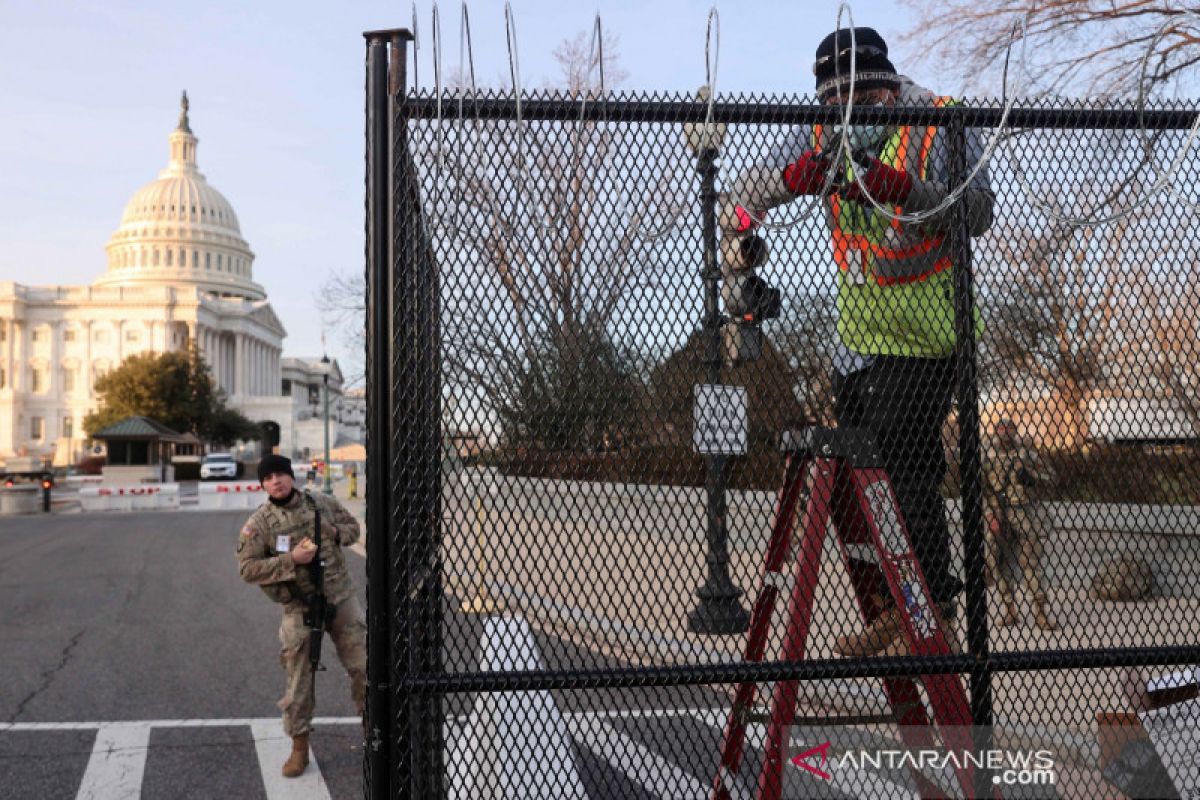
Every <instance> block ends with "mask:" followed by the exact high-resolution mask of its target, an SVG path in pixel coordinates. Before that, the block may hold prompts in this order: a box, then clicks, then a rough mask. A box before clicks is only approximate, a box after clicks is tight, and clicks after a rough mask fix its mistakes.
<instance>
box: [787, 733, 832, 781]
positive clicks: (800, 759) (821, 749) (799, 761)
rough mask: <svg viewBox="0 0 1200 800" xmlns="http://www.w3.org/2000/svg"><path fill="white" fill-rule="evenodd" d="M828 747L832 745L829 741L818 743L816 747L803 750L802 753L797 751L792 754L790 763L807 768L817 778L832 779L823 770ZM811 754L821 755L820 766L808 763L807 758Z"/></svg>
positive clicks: (827, 759) (811, 755) (827, 760)
mask: <svg viewBox="0 0 1200 800" xmlns="http://www.w3.org/2000/svg"><path fill="white" fill-rule="evenodd" d="M830 747H832V744H831V743H830V742H825V743H824V744H819V745H817V746H816V747H813V748H810V749H808V750H805V751H804V752H803V753H799V754H798V755H795V756H793V757H792V763H793V764H795V765H796V766H797V767H799V768H800V769H803V770H808V771H809V772H811V773H812V774H813V775H816V776H817V777H818V778H823V779H824V780H827V781H828V780H832V779H833V776H832V775H830V774H829V773H828V772H826V771H825V770H824V766H825V765H826V764H827V763H828V762H829V748H830ZM813 756H820V757H821V765H820V767H814V766H813V765H812V764H810V763H809V761H808V759H809V758H812V757H813Z"/></svg>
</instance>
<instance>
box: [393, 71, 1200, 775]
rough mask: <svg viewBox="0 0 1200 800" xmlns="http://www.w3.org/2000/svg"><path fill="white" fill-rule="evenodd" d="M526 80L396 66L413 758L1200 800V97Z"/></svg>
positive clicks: (397, 583)
mask: <svg viewBox="0 0 1200 800" xmlns="http://www.w3.org/2000/svg"><path fill="white" fill-rule="evenodd" d="M520 101H521V102H520V103H518V102H516V98H513V97H511V96H507V95H492V94H488V93H485V92H480V93H478V94H477V95H475V96H469V95H467V96H463V95H457V96H449V95H448V96H445V97H441V98H439V97H436V96H433V95H423V94H418V95H412V96H408V97H397V98H396V100H395V118H394V126H393V133H394V137H393V142H392V145H393V167H394V176H395V185H394V192H393V202H394V208H395V210H394V217H393V224H394V228H393V245H394V254H395V259H396V261H395V267H394V269H395V275H394V279H393V296H392V297H391V298H390V305H389V308H390V311H391V313H392V314H393V323H392V330H391V334H392V335H391V345H392V348H393V354H394V356H393V359H392V365H391V375H390V377H389V376H387V375H380V374H373V375H372V382H373V384H372V385H373V386H374V387H375V389H376V391H385V390H386V391H390V393H391V394H390V397H391V401H392V408H393V409H394V412H393V417H392V420H391V425H392V434H391V439H390V441H391V444H392V449H391V452H390V458H389V466H388V469H389V470H390V473H389V481H388V485H389V487H391V497H390V506H389V508H390V511H389V515H390V516H389V520H390V527H391V536H392V539H391V543H390V547H391V551H390V552H391V553H392V558H393V561H392V563H391V569H390V572H389V573H388V583H389V586H392V587H394V588H393V590H392V596H393V598H394V603H395V604H394V606H393V607H392V608H391V614H392V619H391V631H392V648H393V649H392V658H393V664H394V672H393V675H394V678H395V696H394V697H395V700H394V702H395V705H394V706H393V708H392V719H393V720H394V723H395V725H396V729H395V730H394V731H393V742H394V743H395V744H394V748H395V749H394V750H393V755H394V757H395V758H396V760H397V762H396V763H397V767H396V770H397V772H396V775H397V777H396V780H398V781H400V783H401V785H403V786H406V787H410V788H411V787H412V786H418V785H419V786H422V787H424V788H423V789H422V790H421V791H415V790H414V791H415V793H414V794H413V795H412V796H437V794H444V795H445V796H448V797H463V798H466V797H472V798H475V797H521V798H535V797H580V798H583V797H587V798H609V797H611V798H632V797H709V796H713V797H826V796H828V797H846V796H858V797H910V796H914V794H919V795H920V796H937V795H938V793H939V792H942V793H945V794H946V795H949V796H983V795H984V794H987V796H1002V797H1014V796H1017V797H1033V796H1047V797H1054V796H1061V797H1111V796H1121V795H1120V794H1118V792H1124V793H1126V794H1127V795H1129V796H1164V795H1163V794H1160V793H1169V792H1170V791H1174V792H1175V795H1174V796H1181V797H1188V796H1193V793H1197V794H1196V796H1200V767H1197V766H1196V764H1195V763H1194V758H1193V757H1192V756H1191V755H1190V753H1191V751H1193V750H1194V748H1189V747H1187V746H1186V744H1187V743H1188V742H1190V741H1191V739H1192V738H1194V737H1195V734H1194V730H1195V728H1196V724H1197V722H1198V721H1200V710H1198V709H1200V706H1198V705H1197V701H1196V700H1195V699H1194V698H1195V696H1196V693H1197V684H1198V682H1200V675H1198V674H1197V673H1196V672H1194V671H1193V670H1192V669H1191V668H1190V667H1188V662H1189V661H1190V662H1195V661H1197V660H1198V659H1197V655H1198V654H1200V653H1198V652H1197V650H1196V645H1197V631H1198V628H1197V625H1198V623H1197V611H1198V610H1200V597H1198V595H1197V589H1196V586H1197V585H1200V581H1198V580H1197V577H1198V576H1197V569H1198V567H1197V564H1200V558H1198V556H1200V538H1197V528H1198V526H1197V522H1198V521H1200V519H1198V518H1200V512H1198V511H1197V494H1200V481H1198V480H1197V478H1198V476H1200V470H1198V467H1200V460H1198V456H1197V451H1196V449H1195V445H1196V441H1197V435H1198V433H1197V432H1198V431H1200V403H1198V401H1197V399H1196V383H1195V381H1196V378H1197V377H1198V376H1196V375H1195V371H1196V369H1197V366H1196V365H1197V364H1200V359H1198V355H1200V353H1197V348H1198V347H1200V345H1198V344H1197V343H1198V341H1200V336H1198V335H1197V334H1198V331H1197V330H1196V326H1197V309H1198V307H1200V304H1198V303H1197V299H1198V298H1197V295H1196V282H1195V276H1194V266H1193V265H1194V263H1195V260H1196V258H1197V250H1196V241H1197V236H1196V233H1197V231H1196V226H1197V220H1198V215H1197V213H1196V210H1195V208H1194V204H1195V203H1196V202H1198V201H1200V198H1198V197H1197V187H1196V183H1197V180H1196V179H1197V177H1198V174H1197V167H1196V163H1197V162H1196V161H1195V159H1194V158H1192V157H1191V155H1190V154H1189V153H1187V149H1188V146H1189V145H1190V144H1191V136H1190V130H1189V129H1190V126H1191V124H1192V120H1193V118H1194V111H1195V109H1194V108H1193V107H1192V106H1190V105H1179V104H1174V105H1169V106H1168V105H1164V106H1159V107H1151V108H1149V109H1143V110H1139V109H1138V108H1136V107H1135V106H1134V105H1132V104H1130V105H1127V106H1122V105H1120V104H1114V103H1106V104H1104V105H1097V104H1093V103H1078V104H1072V103H1065V102H1063V103H1057V104H1055V103H1050V102H1045V103H1042V104H1041V105H1030V104H1029V103H1025V102H1022V103H1021V104H1020V105H1019V108H1017V109H1016V110H1014V112H1013V113H1012V114H1011V115H1010V117H1009V120H1008V124H1007V125H1006V126H1005V127H1004V128H999V127H997V123H998V121H999V119H1000V117H1001V113H1002V108H1001V106H1000V104H999V103H997V102H994V101H983V100H965V101H952V102H949V103H942V102H941V101H938V102H936V103H935V101H934V99H933V98H932V97H921V98H917V99H913V100H912V105H906V104H904V103H901V104H900V105H897V106H894V107H892V106H884V107H872V108H856V109H855V111H854V119H853V126H852V127H851V128H850V129H849V130H848V131H847V132H846V134H845V135H844V136H843V135H842V132H841V130H840V127H838V125H839V119H838V116H839V115H840V113H841V111H840V109H839V108H836V107H833V108H830V107H825V108H822V107H821V106H819V105H817V104H816V103H815V101H814V100H813V99H811V98H806V97H753V96H746V97H722V98H721V99H720V102H719V103H718V104H717V105H716V107H715V110H714V116H713V120H714V121H713V122H712V124H706V123H705V117H706V113H707V109H706V107H705V105H704V104H703V103H699V102H697V101H695V100H693V99H691V98H687V97H675V96H665V95H656V96H643V95H634V94H628V95H617V94H609V95H607V96H606V97H604V98H603V99H601V98H598V97H588V98H582V97H578V96H576V97H567V96H562V95H536V94H531V95H526V96H524V97H522V98H521V99H520ZM934 106H940V107H934ZM841 142H845V143H846V144H848V145H850V147H849V148H842V149H839V143H841ZM985 155H986V156H987V160H986V163H985V164H984V165H983V166H982V168H981V169H979V170H978V171H975V170H974V168H975V166H976V165H977V164H978V163H979V162H980V161H981V159H982V158H983V157H984V156H985ZM972 173H973V174H972ZM959 188H961V189H962V191H961V192H958V193H957V194H956V195H954V197H956V198H957V199H952V200H949V201H947V200H946V198H947V196H948V193H949V192H950V191H951V190H956V189H959ZM864 189H865V190H866V191H867V192H868V193H870V194H874V195H875V196H876V198H877V199H879V200H881V201H882V205H883V206H884V208H885V209H886V210H887V211H888V212H889V213H891V214H892V215H893V216H898V217H900V219H889V218H888V216H887V214H885V213H883V212H881V211H879V210H876V209H875V208H874V207H873V205H872V204H871V203H870V202H869V201H868V200H865V199H864V197H863V192H864ZM939 206H940V208H938V207H939ZM930 209H932V213H929V210H930ZM922 211H924V216H920V217H919V218H913V215H914V214H918V212H922ZM967 289H969V292H967V291H966V290H967ZM775 290H777V292H778V303H775V302H774V299H775V295H774V293H773V292H774V291H775ZM968 295H969V296H968ZM966 332H972V333H971V336H970V337H969V338H970V341H969V342H968V341H966V339H967V338H968V337H964V336H963V334H964V333H966ZM380 387H387V388H386V389H381V388H380ZM813 429H818V430H820V429H834V430H835V431H838V432H842V433H843V434H844V433H845V432H847V431H850V430H856V431H859V432H860V433H863V434H865V437H866V438H864V439H862V440H861V441H863V442H867V444H866V445H864V446H865V447H867V448H868V450H869V451H870V452H869V453H867V454H866V455H864V454H863V452H859V451H854V452H851V450H847V449H839V448H850V447H851V445H852V443H851V442H850V440H849V439H847V438H845V437H844V436H843V437H841V438H839V435H838V434H837V433H835V434H831V435H830V438H829V440H828V441H829V442H832V448H833V449H832V450H829V451H822V450H821V449H820V448H819V447H815V446H814V447H811V448H809V449H805V447H802V446H799V445H797V444H796V443H797V442H801V441H809V442H810V444H811V443H812V442H816V441H824V440H821V439H819V437H818V438H817V439H812V438H811V435H810V434H803V433H801V432H803V431H806V430H807V431H812V430H813ZM788 432H793V436H791V437H789V436H788V435H787V433H788ZM805 436H809V438H808V439H805V438H804V437H805ZM788 442H791V443H792V446H791V447H788V446H786V445H787V443H788ZM700 451H703V452H700ZM434 465H437V466H436V469H435V466H434ZM785 465H790V466H789V470H790V471H789V472H787V473H785ZM785 474H786V475H787V476H788V477H787V478H786V479H785ZM823 476H824V477H823ZM823 481H824V482H823ZM823 486H824V487H826V488H825V489H824V490H823V489H822V487H823ZM856 486H857V491H858V493H856ZM789 487H790V488H791V489H792V496H793V499H794V500H795V503H794V506H793V505H789V504H788V502H787V497H788V489H789ZM879 487H884V488H883V489H880V488H879ZM822 491H824V492H825V493H824V494H822ZM877 491H883V494H882V495H878V498H880V501H879V502H878V503H876V502H875V501H874V500H872V499H871V498H872V497H876V494H875V493H876V492H877ZM788 511H791V512H792V513H790V514H787V515H786V516H787V519H782V516H783V515H784V512H788ZM860 511H863V512H864V513H865V512H870V519H872V520H874V522H870V521H864V520H863V519H862V518H861V517H860V516H857V515H859V512H860ZM889 513H890V514H891V517H892V518H893V520H898V521H899V522H900V523H902V525H901V526H897V525H896V523H895V521H893V522H892V523H890V524H889V523H888V520H887V517H888V516H889ZM830 518H832V519H833V521H834V524H832V525H830V526H829V527H828V535H825V536H824V537H823V538H821V536H820V535H819V534H822V533H824V532H825V531H826V523H827V522H828V520H829V519H830ZM789 522H790V523H792V524H791V525H790V526H789V525H787V524H782V523H789ZM852 529H853V530H852ZM854 531H857V533H855V532H854ZM372 532H373V533H376V532H377V533H383V532H384V531H383V530H382V529H381V528H380V527H373V528H372ZM897 532H899V533H900V534H906V535H907V537H908V538H907V540H905V539H903V537H901V539H900V543H901V545H902V546H893V545H895V541H896V540H895V539H894V537H895V536H896V535H897ZM856 536H857V537H858V538H855V537H856ZM873 536H874V537H877V538H872V537H873ZM909 541H911V544H912V547H913V548H914V551H913V553H912V554H906V553H905V551H906V550H907V547H908V542H909ZM806 543H811V544H809V545H808V546H807V547H806ZM877 544H878V545H880V546H878V547H877V546H876V545H877ZM914 556H915V557H914ZM773 558H774V563H772V559H773ZM376 574H378V573H376ZM889 576H890V577H892V578H894V581H889V580H888V578H889ZM806 610H807V611H808V613H804V612H805V611H806ZM752 612H753V613H752ZM864 617H865V618H864ZM751 619H753V621H754V626H753V628H752V629H751V630H750V631H749V632H748V631H747V626H748V625H749V624H750V622H751ZM909 626H911V627H909ZM931 631H932V632H931ZM943 644H944V645H945V646H944V647H943ZM1188 648H1191V649H1190V650H1189V649H1188ZM939 654H940V655H941V656H942V657H943V660H942V662H937V660H936V657H938V656H939ZM956 657H958V660H954V659H955V658H956ZM871 659H874V660H871ZM922 659H924V660H922ZM946 659H949V660H946ZM885 674H886V675H890V676H891V677H883V676H884V675H885ZM920 676H925V678H923V679H922V678H921V677H920ZM912 678H916V680H915V682H913V681H912V680H911V679H912ZM960 698H961V701H962V702H961V703H959V702H958V701H959V699H960ZM914 715H915V716H914ZM439 720H444V722H441V723H439ZM922 720H924V722H922ZM955 730H957V731H959V734H957V735H956V734H954V733H953V731H955ZM963 731H965V733H962V732H963ZM1189 737H1190V738H1189ZM967 745H970V746H971V747H973V748H974V749H975V750H977V751H985V750H996V751H998V752H999V755H998V756H997V758H1001V759H1002V761H1001V762H995V763H991V762H990V763H987V764H986V765H984V766H982V767H980V768H979V769H975V770H972V769H970V768H969V767H967V768H963V767H961V765H957V766H956V765H949V766H948V765H947V764H946V763H945V762H944V760H943V761H942V762H939V763H933V762H930V763H922V764H920V765H919V766H914V764H913V763H912V760H911V759H910V760H909V761H907V762H905V761H903V760H902V761H901V762H899V766H897V763H896V762H895V759H893V761H892V762H891V763H890V765H889V764H883V765H880V764H878V763H876V762H877V761H878V758H876V760H875V761H872V760H871V755H870V754H872V753H875V754H876V756H877V755H878V753H880V752H891V751H899V750H904V749H906V748H907V749H908V750H909V751H911V750H913V749H920V748H921V747H922V746H927V747H930V748H938V752H939V753H943V754H944V753H946V752H950V751H954V750H955V748H956V747H957V748H958V749H960V750H961V749H965V748H966V746H967ZM864 756H865V757H867V762H866V763H864V762H863V760H862V758H863V757H864ZM1012 758H1016V759H1018V761H1017V762H1015V763H1016V766H1015V767H1014V766H1013V763H1014V762H1011V761H1006V760H1004V759H1012ZM1022 758H1024V759H1026V760H1025V761H1020V759H1022ZM1029 759H1033V760H1032V761H1029ZM410 782H415V783H410ZM393 788H396V787H393ZM421 792H428V794H422V793H421ZM988 793H990V794H988Z"/></svg>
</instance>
